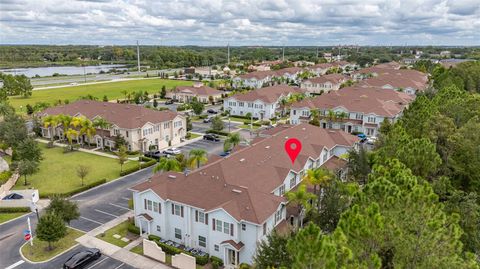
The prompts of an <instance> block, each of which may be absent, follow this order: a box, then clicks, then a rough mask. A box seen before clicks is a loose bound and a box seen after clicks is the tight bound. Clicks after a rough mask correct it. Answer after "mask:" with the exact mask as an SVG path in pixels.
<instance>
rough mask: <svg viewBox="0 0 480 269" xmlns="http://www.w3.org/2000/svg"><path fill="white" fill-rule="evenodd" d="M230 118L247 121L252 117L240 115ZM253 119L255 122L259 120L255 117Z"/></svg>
mask: <svg viewBox="0 0 480 269" xmlns="http://www.w3.org/2000/svg"><path fill="white" fill-rule="evenodd" d="M230 117H232V118H237V119H246V120H249V119H250V117H247V116H239V115H232V116H230ZM253 119H254V120H257V119H258V118H256V117H253Z"/></svg>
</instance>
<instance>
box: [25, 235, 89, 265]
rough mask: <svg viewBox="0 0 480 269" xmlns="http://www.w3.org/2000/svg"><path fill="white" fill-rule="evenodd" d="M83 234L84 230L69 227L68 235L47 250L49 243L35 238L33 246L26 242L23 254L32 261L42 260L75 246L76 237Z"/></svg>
mask: <svg viewBox="0 0 480 269" xmlns="http://www.w3.org/2000/svg"><path fill="white" fill-rule="evenodd" d="M82 235H83V232H80V231H78V230H74V229H70V228H67V235H66V236H65V237H64V238H62V239H60V240H59V241H58V242H56V243H53V250H50V251H49V250H47V246H48V243H47V242H43V241H40V240H38V238H36V237H35V238H33V247H32V246H30V243H27V244H25V245H24V246H23V247H22V248H21V251H22V254H23V256H25V258H27V259H29V260H30V261H32V262H41V261H45V260H48V259H50V258H52V257H53V256H55V255H57V254H60V253H61V252H63V251H65V250H67V249H69V248H71V247H73V246H74V245H75V244H77V242H76V241H75V239H77V238H79V237H80V236H82Z"/></svg>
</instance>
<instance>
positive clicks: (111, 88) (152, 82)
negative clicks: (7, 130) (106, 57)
mask: <svg viewBox="0 0 480 269" xmlns="http://www.w3.org/2000/svg"><path fill="white" fill-rule="evenodd" d="M191 84H192V82H191V81H179V80H166V79H143V80H130V81H118V82H109V83H101V84H92V85H79V86H68V87H62V88H55V89H48V90H38V91H33V94H32V96H31V97H30V98H22V97H18V96H16V97H10V98H9V101H10V104H11V105H12V106H13V107H14V108H15V109H16V110H17V112H18V113H22V114H24V113H26V109H25V106H26V105H27V104H31V105H33V104H35V103H37V102H47V103H50V104H51V103H53V102H54V101H55V100H62V101H64V100H65V99H68V100H70V101H74V100H76V99H78V98H79V97H80V96H85V95H88V94H91V95H93V96H95V97H98V98H99V99H100V100H102V98H103V96H104V95H106V96H107V97H108V99H109V100H116V99H123V98H125V97H124V95H123V93H122V91H124V90H127V91H128V92H133V91H139V90H142V91H147V92H149V93H151V94H153V93H158V92H159V91H160V90H161V88H162V86H163V85H165V86H166V87H167V89H171V88H173V87H174V86H180V85H191ZM20 107H22V108H20Z"/></svg>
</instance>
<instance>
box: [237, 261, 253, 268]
mask: <svg viewBox="0 0 480 269" xmlns="http://www.w3.org/2000/svg"><path fill="white" fill-rule="evenodd" d="M250 268H252V267H251V266H250V265H248V264H246V263H244V262H242V263H241V264H240V269H250Z"/></svg>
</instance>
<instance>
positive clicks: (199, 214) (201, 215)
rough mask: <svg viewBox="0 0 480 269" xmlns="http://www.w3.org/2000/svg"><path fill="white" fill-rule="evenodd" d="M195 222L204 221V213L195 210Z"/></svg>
mask: <svg viewBox="0 0 480 269" xmlns="http://www.w3.org/2000/svg"><path fill="white" fill-rule="evenodd" d="M196 214H197V222H201V223H205V213H203V212H200V211H198V210H197V213H196Z"/></svg>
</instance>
